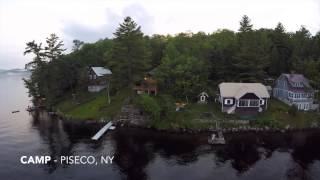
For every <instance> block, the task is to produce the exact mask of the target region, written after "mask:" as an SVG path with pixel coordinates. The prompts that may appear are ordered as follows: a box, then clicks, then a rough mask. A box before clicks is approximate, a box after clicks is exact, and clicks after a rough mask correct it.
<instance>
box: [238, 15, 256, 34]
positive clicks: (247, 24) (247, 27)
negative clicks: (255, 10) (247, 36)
mask: <svg viewBox="0 0 320 180" xmlns="http://www.w3.org/2000/svg"><path fill="white" fill-rule="evenodd" d="M252 26H253V25H252V24H251V20H250V19H249V17H248V16H247V15H244V16H243V17H242V19H241V21H240V29H239V31H240V32H249V31H252Z"/></svg>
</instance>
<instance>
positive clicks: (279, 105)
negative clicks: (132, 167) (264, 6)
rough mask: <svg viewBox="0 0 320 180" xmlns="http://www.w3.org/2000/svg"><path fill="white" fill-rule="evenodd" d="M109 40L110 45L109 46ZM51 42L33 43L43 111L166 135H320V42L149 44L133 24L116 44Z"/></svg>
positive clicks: (268, 34) (34, 88) (261, 37)
mask: <svg viewBox="0 0 320 180" xmlns="http://www.w3.org/2000/svg"><path fill="white" fill-rule="evenodd" d="M102 38H103V37H102ZM73 43H74V45H73V47H72V51H71V52H70V53H66V52H65V50H66V49H64V47H63V45H64V44H63V41H62V40H60V39H59V37H58V36H57V35H55V34H51V35H50V36H49V37H48V38H47V39H46V43H45V44H42V43H39V42H35V41H31V42H28V43H27V44H26V45H27V46H26V49H25V52H24V54H25V55H32V56H33V59H32V61H31V62H30V63H28V64H26V68H27V69H29V70H30V71H31V72H32V74H31V76H30V78H28V79H25V80H24V81H25V85H26V87H27V88H28V89H29V94H30V96H31V97H32V99H33V103H34V104H35V106H39V107H40V106H41V107H45V108H46V109H47V110H48V111H54V112H56V113H57V114H58V115H59V116H60V117H62V118H66V119H72V120H74V121H81V120H88V121H89V120H90V121H91V120H93V121H99V120H103V121H111V120H112V121H119V122H121V123H129V124H133V125H139V126H145V127H146V126H148V127H153V128H156V129H181V128H182V129H186V128H187V129H210V128H214V127H216V124H217V123H219V124H220V125H221V126H222V127H238V126H239V124H241V123H243V122H248V123H249V124H250V125H251V126H257V127H261V126H262V127H265V126H268V127H280V128H283V127H287V128H288V127H294V128H306V127H318V126H320V114H319V100H320V95H319V91H318V89H319V88H320V32H318V33H317V34H315V35H312V34H311V33H310V32H309V30H308V29H306V28H305V27H304V26H301V28H300V29H299V30H297V31H296V32H287V31H286V30H285V27H284V26H283V25H282V24H281V23H278V24H277V25H276V26H275V28H274V29H266V28H261V29H254V28H253V24H251V22H250V19H249V17H248V16H246V15H245V16H243V17H242V19H241V21H240V28H239V30H238V31H237V32H234V31H232V30H228V29H220V30H217V31H215V32H212V33H205V32H198V33H191V32H186V33H179V34H176V35H157V34H155V35H152V36H148V35H144V34H143V32H142V29H141V27H140V26H139V25H138V24H137V23H136V22H134V20H133V19H132V18H131V17H126V18H125V19H124V21H123V22H121V23H120V24H119V27H118V28H117V29H116V31H115V32H114V37H113V38H107V37H106V38H104V39H101V40H98V41H97V42H94V43H85V42H82V41H81V40H74V41H73Z"/></svg>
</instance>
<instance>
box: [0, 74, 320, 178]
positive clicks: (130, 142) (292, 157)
mask: <svg viewBox="0 0 320 180" xmlns="http://www.w3.org/2000/svg"><path fill="white" fill-rule="evenodd" d="M24 76H25V75H23V74H10V75H0V179H1V180H2V179H3V180H22V179H23V180H25V179H26V180H28V179H30V180H31V179H49V180H50V179H57V180H64V179H75V180H81V179H137V180H144V179H156V180H166V179H181V180H188V179H192V180H193V179H194V180H206V179H208V180H209V179H218V180H222V179H226V180H238V179H239V180H240V179H241V180H257V179H262V180H271V179H272V180H278V179H279V180H281V179H284V180H285V179H290V180H291V179H309V180H319V179H320V161H319V160H320V132H308V133H305V132H296V133H291V134H281V133H279V134H253V133H247V134H242V135H228V136H227V140H228V145H226V146H217V147H211V146H208V145H206V143H205V142H206V135H197V136H196V135H177V134H165V133H160V132H152V131H149V130H138V129H128V128H126V129H124V128H118V129H116V130H115V131H113V132H110V133H108V134H107V135H106V136H104V137H103V138H102V140H101V141H98V142H92V141H91V140H90V137H91V136H92V135H93V134H94V133H95V131H96V130H97V128H96V127H89V126H83V125H74V124H70V123H65V122H62V121H60V120H57V119H50V118H48V117H47V115H46V114H45V113H39V114H37V115H34V116H31V115H29V114H28V112H26V111H25V110H24V109H25V108H26V107H27V105H28V104H29V98H28V95H27V90H26V89H25V88H24V86H23V82H22V80H21V78H22V77H24ZM13 110H20V112H19V113H16V114H12V113H11V111H13ZM22 155H50V156H52V157H54V158H59V156H62V155H92V156H95V157H100V156H101V155H114V156H115V160H114V163H113V164H112V165H110V164H109V165H97V166H95V165H61V164H58V163H53V162H52V163H50V164H49V165H22V164H20V161H19V159H20V157H21V156H22Z"/></svg>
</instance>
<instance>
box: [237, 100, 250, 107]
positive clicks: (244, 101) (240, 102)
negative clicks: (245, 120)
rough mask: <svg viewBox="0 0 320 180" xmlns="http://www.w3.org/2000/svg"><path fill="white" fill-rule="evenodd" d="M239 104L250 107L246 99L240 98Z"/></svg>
mask: <svg viewBox="0 0 320 180" xmlns="http://www.w3.org/2000/svg"><path fill="white" fill-rule="evenodd" d="M239 106H240V107H248V106H249V101H248V100H245V99H240V100H239Z"/></svg>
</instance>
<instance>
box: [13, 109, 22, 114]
mask: <svg viewBox="0 0 320 180" xmlns="http://www.w3.org/2000/svg"><path fill="white" fill-rule="evenodd" d="M18 112H20V111H19V110H16V111H12V112H11V113H12V114H13V113H18Z"/></svg>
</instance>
